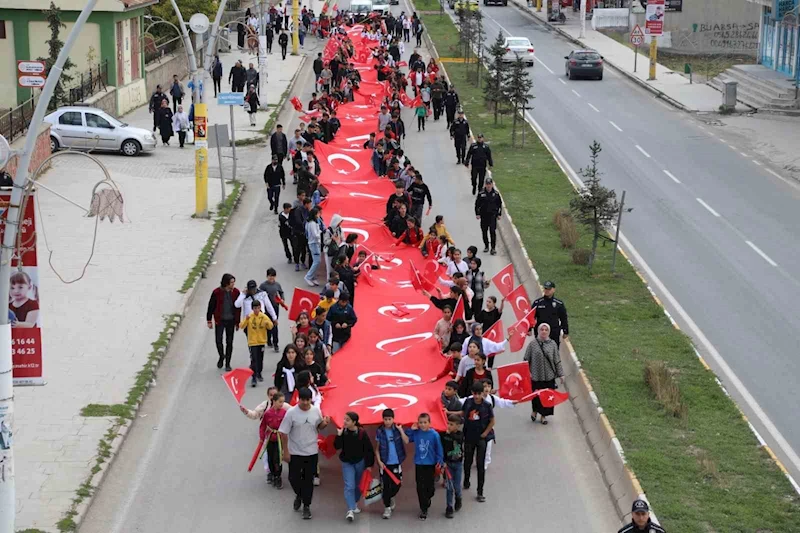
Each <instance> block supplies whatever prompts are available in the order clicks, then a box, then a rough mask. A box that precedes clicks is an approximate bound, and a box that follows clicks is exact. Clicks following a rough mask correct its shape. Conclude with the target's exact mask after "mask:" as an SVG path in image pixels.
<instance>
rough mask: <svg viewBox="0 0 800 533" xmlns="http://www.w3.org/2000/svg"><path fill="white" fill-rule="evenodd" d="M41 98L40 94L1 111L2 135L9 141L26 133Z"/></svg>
mask: <svg viewBox="0 0 800 533" xmlns="http://www.w3.org/2000/svg"><path fill="white" fill-rule="evenodd" d="M38 100H39V96H38V94H37V95H36V96H33V97H31V98H29V99H28V100H26V101H24V102H23V103H21V104H20V105H18V106H17V107H13V108H9V109H8V111H6V112H2V111H0V113H2V114H0V135H2V136H3V137H5V138H6V140H7V141H8V142H13V141H14V140H15V139H18V138H19V137H22V136H23V135H25V132H27V131H28V126H29V125H30V123H31V119H32V118H33V111H34V109H36V102H37V101H38Z"/></svg>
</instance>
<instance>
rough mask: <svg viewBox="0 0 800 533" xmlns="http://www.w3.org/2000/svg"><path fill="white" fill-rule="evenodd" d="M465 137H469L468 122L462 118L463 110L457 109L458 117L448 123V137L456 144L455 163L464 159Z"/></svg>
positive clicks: (465, 149)
mask: <svg viewBox="0 0 800 533" xmlns="http://www.w3.org/2000/svg"><path fill="white" fill-rule="evenodd" d="M467 137H469V122H467V119H465V118H464V110H463V109H459V110H458V118H457V119H455V120H454V121H453V123H452V124H451V125H450V138H451V139H453V141H454V144H455V146H456V159H458V161H456V164H460V163H463V162H464V161H466V159H465V158H466V151H467Z"/></svg>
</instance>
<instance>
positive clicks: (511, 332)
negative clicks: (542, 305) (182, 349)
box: [508, 309, 536, 352]
mask: <svg viewBox="0 0 800 533" xmlns="http://www.w3.org/2000/svg"><path fill="white" fill-rule="evenodd" d="M535 325H536V309H530V310H529V311H528V314H527V315H525V316H524V317H522V319H520V320H519V321H517V322H515V323H514V325H512V326H511V327H510V328H508V345H509V347H510V348H511V351H512V352H518V351H520V350H521V349H522V347H523V346H524V345H525V337H527V336H528V331H529V330H530V329H531V328H532V327H533V326H535Z"/></svg>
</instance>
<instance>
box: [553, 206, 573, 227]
mask: <svg viewBox="0 0 800 533" xmlns="http://www.w3.org/2000/svg"><path fill="white" fill-rule="evenodd" d="M565 217H569V218H572V213H571V212H570V211H569V209H559V210H558V211H556V212H555V213H553V225H554V226H555V227H556V228H557V229H559V230H560V229H561V221H562V220H563V219H564V218H565Z"/></svg>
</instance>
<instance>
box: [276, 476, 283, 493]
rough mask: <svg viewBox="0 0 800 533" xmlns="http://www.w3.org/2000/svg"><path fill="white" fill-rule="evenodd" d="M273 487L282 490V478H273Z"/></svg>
mask: <svg viewBox="0 0 800 533" xmlns="http://www.w3.org/2000/svg"><path fill="white" fill-rule="evenodd" d="M274 485H275V488H276V489H278V490H281V489H282V488H283V478H282V477H281V476H275V481H274Z"/></svg>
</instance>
